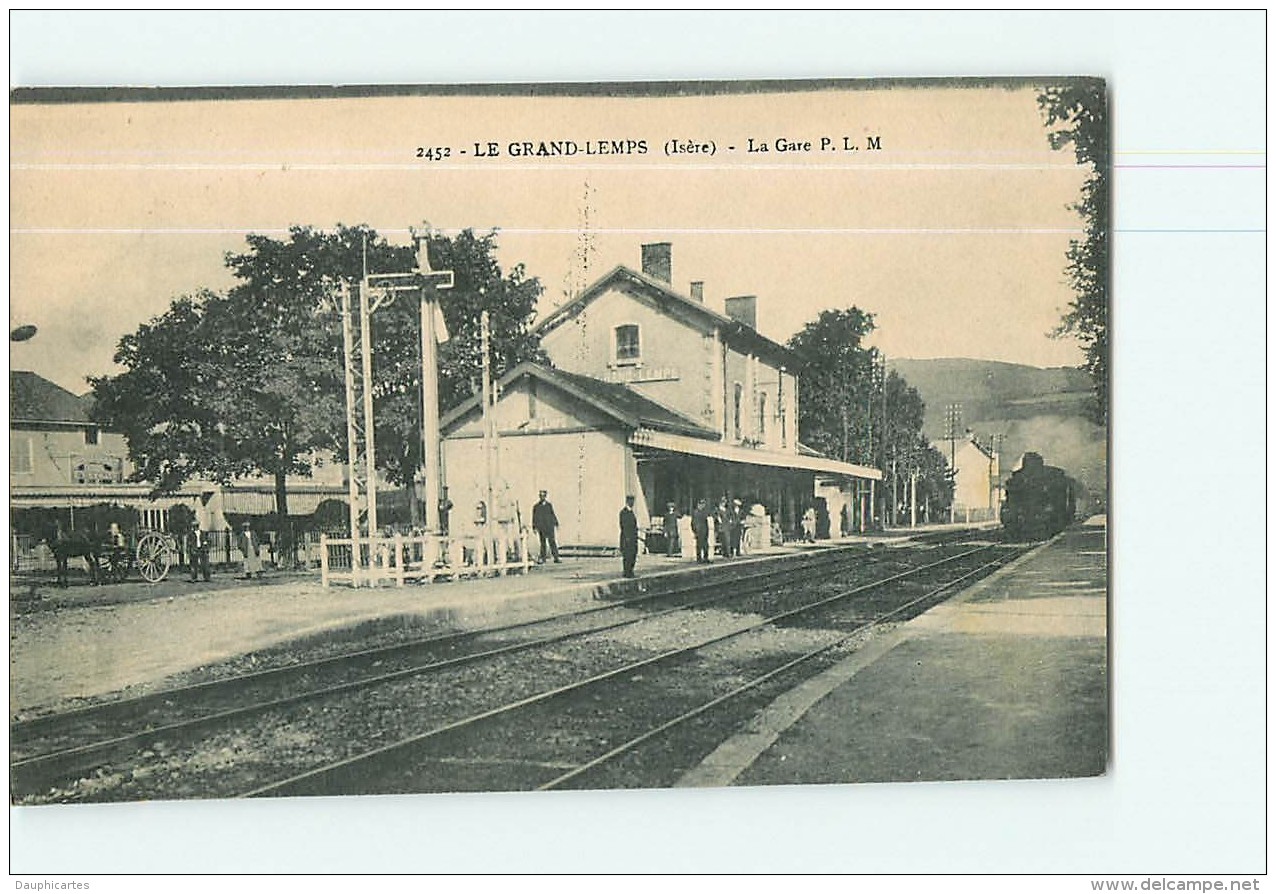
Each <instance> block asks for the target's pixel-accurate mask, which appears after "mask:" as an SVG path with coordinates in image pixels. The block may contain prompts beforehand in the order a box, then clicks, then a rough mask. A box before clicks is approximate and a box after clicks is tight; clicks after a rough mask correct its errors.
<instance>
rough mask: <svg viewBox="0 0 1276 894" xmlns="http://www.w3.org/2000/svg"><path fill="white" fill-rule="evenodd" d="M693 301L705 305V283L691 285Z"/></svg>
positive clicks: (697, 282)
mask: <svg viewBox="0 0 1276 894" xmlns="http://www.w3.org/2000/svg"><path fill="white" fill-rule="evenodd" d="M691 300H692V301H699V302H700V303H701V304H704V282H703V281H696V282H693V283H692V284H691Z"/></svg>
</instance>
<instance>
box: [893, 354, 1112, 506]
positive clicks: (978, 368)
mask: <svg viewBox="0 0 1276 894" xmlns="http://www.w3.org/2000/svg"><path fill="white" fill-rule="evenodd" d="M890 367H891V369H893V370H896V371H897V372H899V374H900V375H901V376H903V377H904V378H905V379H907V380H908V383H909V384H910V385H912V386H913V387H914V388H916V389H917V391H918V393H919V394H921V397H922V400H923V401H924V402H925V404H926V419H925V424H924V426H923V430H924V431H925V433H926V436H927V437H928V438H930V439H931V440H932V441H935V442H939V441H941V440H942V439H943V437H944V433H945V432H944V412H945V408H946V407H947V406H948V405H949V404H953V403H959V404H961V408H962V428H963V429H969V430H970V431H972V432H973V433H974V434H975V435H976V436H977V437H979V438H980V440H981V441H986V440H987V439H988V437H989V436H990V435H993V434H1002V435H1005V440H1004V441H1003V443H1002V460H1003V461H1002V470H1003V477H1004V475H1008V474H1009V473H1010V471H1011V468H1012V467H1013V465H1014V464H1015V462H1016V461H1017V460H1018V458H1019V457H1020V456H1021V455H1022V454H1023V453H1024V452H1025V451H1028V450H1033V451H1036V452H1038V453H1040V454H1041V455H1042V456H1043V457H1044V458H1045V460H1046V462H1047V463H1048V464H1050V465H1052V466H1059V467H1060V468H1063V469H1066V470H1067V471H1068V473H1069V474H1070V475H1072V476H1073V477H1074V478H1077V479H1078V480H1080V481H1082V483H1084V484H1085V485H1086V487H1087V488H1088V489H1090V490H1091V491H1092V492H1094V493H1096V494H1102V493H1104V492H1105V491H1106V480H1107V443H1106V442H1107V432H1106V431H1105V430H1104V429H1103V428H1101V427H1100V426H1098V425H1095V424H1094V423H1093V422H1091V421H1090V418H1089V416H1088V411H1089V405H1090V400H1091V394H1092V392H1091V388H1090V377H1089V375H1088V374H1087V373H1086V372H1085V370H1082V369H1077V368H1074V367H1051V368H1048V369H1041V368H1040V367H1036V366H1025V365H1023V364H1019V363H1001V362H998V361H994V360H968V359H965V358H944V359H938V360H893V361H891V363H890Z"/></svg>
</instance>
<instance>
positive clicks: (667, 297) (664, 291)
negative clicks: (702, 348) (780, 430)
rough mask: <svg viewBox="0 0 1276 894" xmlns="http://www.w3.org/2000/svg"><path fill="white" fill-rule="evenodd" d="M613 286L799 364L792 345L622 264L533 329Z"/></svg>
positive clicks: (563, 318) (569, 314)
mask: <svg viewBox="0 0 1276 894" xmlns="http://www.w3.org/2000/svg"><path fill="white" fill-rule="evenodd" d="M612 288H629V289H636V290H638V291H640V292H642V293H643V294H645V295H647V296H648V297H650V298H652V299H654V300H655V301H657V302H658V303H659V304H661V305H663V306H665V308H666V309H667V310H672V311H674V312H676V313H679V314H682V315H683V316H684V317H691V318H693V319H697V320H699V321H700V322H701V323H702V324H704V325H705V326H707V327H709V328H712V329H717V330H718V331H719V332H721V333H722V335H723V337H724V338H725V339H726V340H727V341H728V342H732V343H735V344H738V345H739V346H741V347H747V348H749V349H750V350H752V351H754V352H756V353H758V354H761V355H763V356H769V357H773V358H775V359H777V360H778V361H779V362H781V363H783V364H784V365H785V366H787V367H790V368H794V367H797V366H800V365H801V357H800V356H799V355H798V354H797V353H796V352H794V351H793V350H792V349H791V348H787V347H785V346H784V345H782V344H780V343H779V342H777V341H772V340H771V339H769V338H767V337H766V336H765V335H763V334H762V333H760V332H758V331H757V330H756V329H754V328H753V327H752V326H749V325H747V324H745V323H742V322H740V321H739V320H733V319H731V318H730V317H728V316H724V315H723V314H720V313H718V312H717V311H715V310H712V309H710V308H708V307H706V306H705V304H704V302H702V301H697V300H695V299H694V298H690V297H688V296H686V295H683V294H681V293H679V292H678V291H676V290H675V289H674V288H673V287H672V286H671V285H670V284H669V283H667V282H663V281H662V280H659V279H656V278H655V277H653V276H648V275H647V274H645V273H639V272H638V271H637V270H631V269H630V268H628V267H626V266H624V265H623V264H620V265H617V266H616V267H613V268H612V269H611V270H610V271H609V272H608V273H606V274H605V275H604V276H602V277H601V278H600V279H598V280H597V281H596V282H594V283H593V285H591V286H589V287H588V288H587V289H585V291H583V292H581V293H580V295H578V296H577V297H576V298H575V299H573V300H572V301H569V302H568V303H566V304H564V305H562V306H561V307H559V308H557V309H556V310H554V311H553V312H552V313H550V314H549V316H547V317H545V319H544V320H542V321H541V322H540V324H539V325H537V326H536V331H537V332H539V333H540V334H541V335H544V334H545V333H547V332H550V331H552V330H553V329H556V328H558V327H559V326H560V325H562V324H563V323H565V322H567V321H568V320H570V319H572V318H573V317H575V316H576V315H577V314H579V313H580V312H581V311H582V310H584V308H585V306H586V305H588V304H589V303H590V302H591V301H593V300H594V299H595V298H598V297H599V296H600V295H602V294H604V293H605V292H607V291H608V290H609V289H612Z"/></svg>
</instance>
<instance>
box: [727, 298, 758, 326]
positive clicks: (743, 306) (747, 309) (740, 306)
mask: <svg viewBox="0 0 1276 894" xmlns="http://www.w3.org/2000/svg"><path fill="white" fill-rule="evenodd" d="M726 311H727V316H728V317H730V318H731V319H733V320H735V321H736V322H737V323H743V324H744V325H746V326H748V327H749V328H750V329H757V328H758V296H757V295H737V296H735V297H734V298H728V299H727V302H726Z"/></svg>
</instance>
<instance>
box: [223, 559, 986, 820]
mask: <svg viewBox="0 0 1276 894" xmlns="http://www.w3.org/2000/svg"><path fill="white" fill-rule="evenodd" d="M995 546H996V544H989V545H987V546H981V547H978V548H976V549H973V550H967V551H966V552H962V553H958V554H957V555H954V556H948V557H946V558H944V559H941V560H939V561H937V562H931V563H928V564H926V565H921V566H918V567H917V568H911V569H908V570H907V571H902V572H899V573H897V574H893V575H890V576H888V577H885V578H881V579H879V580H876V581H872V582H869V583H866V584H861V585H859V586H856V587H853V588H852V589H850V590H846V591H844V592H842V593H838V594H835V595H833V596H828V597H825V598H823V599H819V600H816V601H815V602H812V603H809V604H807V605H804V606H800V607H798V608H795V609H789V610H786V611H783V612H780V613H779V614H776V615H772V616H770V617H768V618H763V619H761V620H759V621H755V622H751V623H748V624H745V625H744V626H742V627H740V628H738V629H735V630H732V631H729V632H727V633H723V634H717V635H714V636H711V637H709V638H707V639H703V640H701V641H699V642H696V643H694V644H691V645H687V646H682V647H679V648H676V649H670V650H667V651H665V652H661V653H659V654H657V655H654V656H650V657H647V658H643V659H640V660H638V661H633V662H630V663H628V664H625V665H622V666H621V667H617V668H613V669H611V670H607V671H603V672H601V673H598V674H594V675H592V676H590V677H587V678H586V679H584V680H577V681H575V682H572V683H566V684H564V685H562V686H557V687H554V688H553V689H548V690H545V691H543V692H539V693H535V694H533V695H529V696H527V697H525V698H521V699H518V700H516V701H513V702H509V703H507V704H505V705H501V706H498V707H495V708H490V709H488V710H485V711H481V712H479V713H477V714H472V715H470V716H468V717H463V718H460V719H458V720H454V721H451V722H449V723H445V724H443V725H441V726H438V727H435V728H434V729H431V730H427V731H426V732H424V733H418V734H416V735H413V736H409V737H408V738H406V739H401V740H399V741H398V742H392V743H390V744H388V745H382V746H380V747H378V748H374V749H371V750H369V751H365V752H362V753H360V754H356V755H352V756H350V757H347V758H343V759H341V760H339V761H332V762H330V763H327V764H323V765H321V766H319V767H314V768H311V769H310V770H306V771H304V772H302V773H297V774H294V775H292V776H289V777H286V778H285V779H282V780H276V781H274V782H271V783H267V784H266V785H262V786H258V787H256V788H253V789H250V790H248V791H246V792H242V793H240V794H238V795H233V796H232V797H243V798H254V797H261V796H264V795H271V794H281V793H282V794H286V792H285V790H286V789H287V788H289V787H295V786H296V785H298V784H300V783H304V782H308V781H314V780H317V779H319V778H321V777H323V776H325V775H329V774H332V773H335V772H338V771H342V770H346V769H348V768H350V767H354V766H357V765H359V764H362V763H365V762H371V761H373V760H376V759H379V758H384V757H387V756H389V755H392V754H394V753H397V752H403V751H407V750H409V749H411V748H413V747H414V746H417V745H419V744H420V743H422V742H424V741H426V740H428V739H432V738H435V737H438V736H441V735H443V734H445V733H451V732H456V731H457V730H461V729H464V728H466V727H469V726H473V725H475V724H478V723H481V722H483V721H486V720H490V719H493V718H496V717H499V716H501V715H504V714H508V713H511V712H513V711H516V710H519V709H521V708H525V707H529V706H531V705H535V704H539V703H541V702H545V701H548V700H550V699H553V698H557V697H560V696H562V695H565V694H567V693H570V692H575V691H577V690H581V689H584V688H586V687H589V686H593V685H596V684H598V683H601V682H604V681H606V680H610V679H613V678H615V677H618V676H621V675H623V674H628V673H631V672H632V671H635V670H638V669H640V668H644V667H649V666H652V665H655V664H658V663H661V662H664V661H668V660H670V659H672V658H676V657H679V656H682V655H687V654H690V653H692V652H695V651H697V650H699V649H703V648H705V647H706V646H709V645H713V644H714V643H718V642H722V641H725V640H728V639H731V638H733V637H737V636H740V635H742V634H745V633H748V632H751V631H753V630H756V629H758V628H760V627H764V626H768V625H772V624H774V623H776V622H777V621H781V620H784V619H786V618H790V617H794V616H796V615H800V614H806V613H809V612H811V611H814V610H816V609H819V608H822V607H824V606H826V605H828V604H830V603H833V602H838V601H841V600H844V599H847V598H849V597H851V596H855V595H858V594H861V593H864V592H867V591H869V590H874V589H878V588H880V587H883V586H885V585H887V584H890V583H894V582H896V581H899V580H902V579H904V578H907V577H912V576H915V575H919V574H921V573H923V572H925V571H928V570H932V569H934V568H938V567H940V566H943V565H947V564H950V563H952V562H956V561H959V560H961V559H964V558H967V557H969V556H972V555H975V554H977V553H980V552H985V551H987V550H989V549H993V548H994V547H995Z"/></svg>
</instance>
